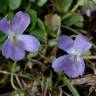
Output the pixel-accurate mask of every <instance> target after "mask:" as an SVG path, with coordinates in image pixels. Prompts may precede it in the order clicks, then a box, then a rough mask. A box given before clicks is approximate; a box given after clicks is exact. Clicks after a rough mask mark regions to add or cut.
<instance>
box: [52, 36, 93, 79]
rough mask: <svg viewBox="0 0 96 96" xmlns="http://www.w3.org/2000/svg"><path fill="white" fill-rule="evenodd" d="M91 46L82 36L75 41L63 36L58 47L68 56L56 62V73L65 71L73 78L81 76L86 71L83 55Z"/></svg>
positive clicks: (53, 65) (54, 63) (54, 67)
mask: <svg viewBox="0 0 96 96" xmlns="http://www.w3.org/2000/svg"><path fill="white" fill-rule="evenodd" d="M91 46H92V45H91V43H89V42H88V41H87V40H86V38H85V37H84V36H83V35H81V34H79V35H78V36H77V37H76V39H75V41H73V40H72V38H70V37H69V36H66V35H63V36H61V37H60V38H59V40H58V47H59V48H60V49H62V50H64V51H66V52H67V53H68V54H67V55H63V56H60V57H58V58H57V59H56V60H54V61H53V64H52V68H53V69H54V71H55V72H61V71H64V73H65V74H66V75H68V76H69V77H71V78H75V77H78V76H79V75H80V76H81V75H82V74H83V73H84V69H85V63H84V60H83V59H82V57H81V55H82V54H83V53H84V52H86V51H88V50H89V49H90V48H91Z"/></svg>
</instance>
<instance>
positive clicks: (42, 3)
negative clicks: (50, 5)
mask: <svg viewBox="0 0 96 96" xmlns="http://www.w3.org/2000/svg"><path fill="white" fill-rule="evenodd" d="M47 1H48V0H38V1H37V4H38V6H43V5H44V4H45V3H46V2H47Z"/></svg>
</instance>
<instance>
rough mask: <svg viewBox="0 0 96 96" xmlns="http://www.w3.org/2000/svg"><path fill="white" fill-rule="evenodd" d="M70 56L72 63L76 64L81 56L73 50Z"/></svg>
mask: <svg viewBox="0 0 96 96" xmlns="http://www.w3.org/2000/svg"><path fill="white" fill-rule="evenodd" d="M69 54H70V55H71V56H72V61H73V62H74V63H77V62H78V61H79V60H80V54H79V53H78V52H77V51H76V50H74V49H72V50H71V51H70V53H69Z"/></svg>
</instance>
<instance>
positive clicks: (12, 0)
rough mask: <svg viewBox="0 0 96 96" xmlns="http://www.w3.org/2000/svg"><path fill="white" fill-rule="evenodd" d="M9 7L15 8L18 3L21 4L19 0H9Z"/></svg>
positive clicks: (17, 6)
mask: <svg viewBox="0 0 96 96" xmlns="http://www.w3.org/2000/svg"><path fill="white" fill-rule="evenodd" d="M9 2H10V3H9V8H10V9H11V10H15V9H17V8H19V6H20V4H21V0H10V1H9Z"/></svg>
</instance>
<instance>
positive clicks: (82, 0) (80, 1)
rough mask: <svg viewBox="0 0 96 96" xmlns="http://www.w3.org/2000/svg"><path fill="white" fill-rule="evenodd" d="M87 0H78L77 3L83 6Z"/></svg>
mask: <svg viewBox="0 0 96 96" xmlns="http://www.w3.org/2000/svg"><path fill="white" fill-rule="evenodd" d="M85 1H86V0H78V1H77V4H78V5H79V6H82V5H83V4H84V2H85Z"/></svg>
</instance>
